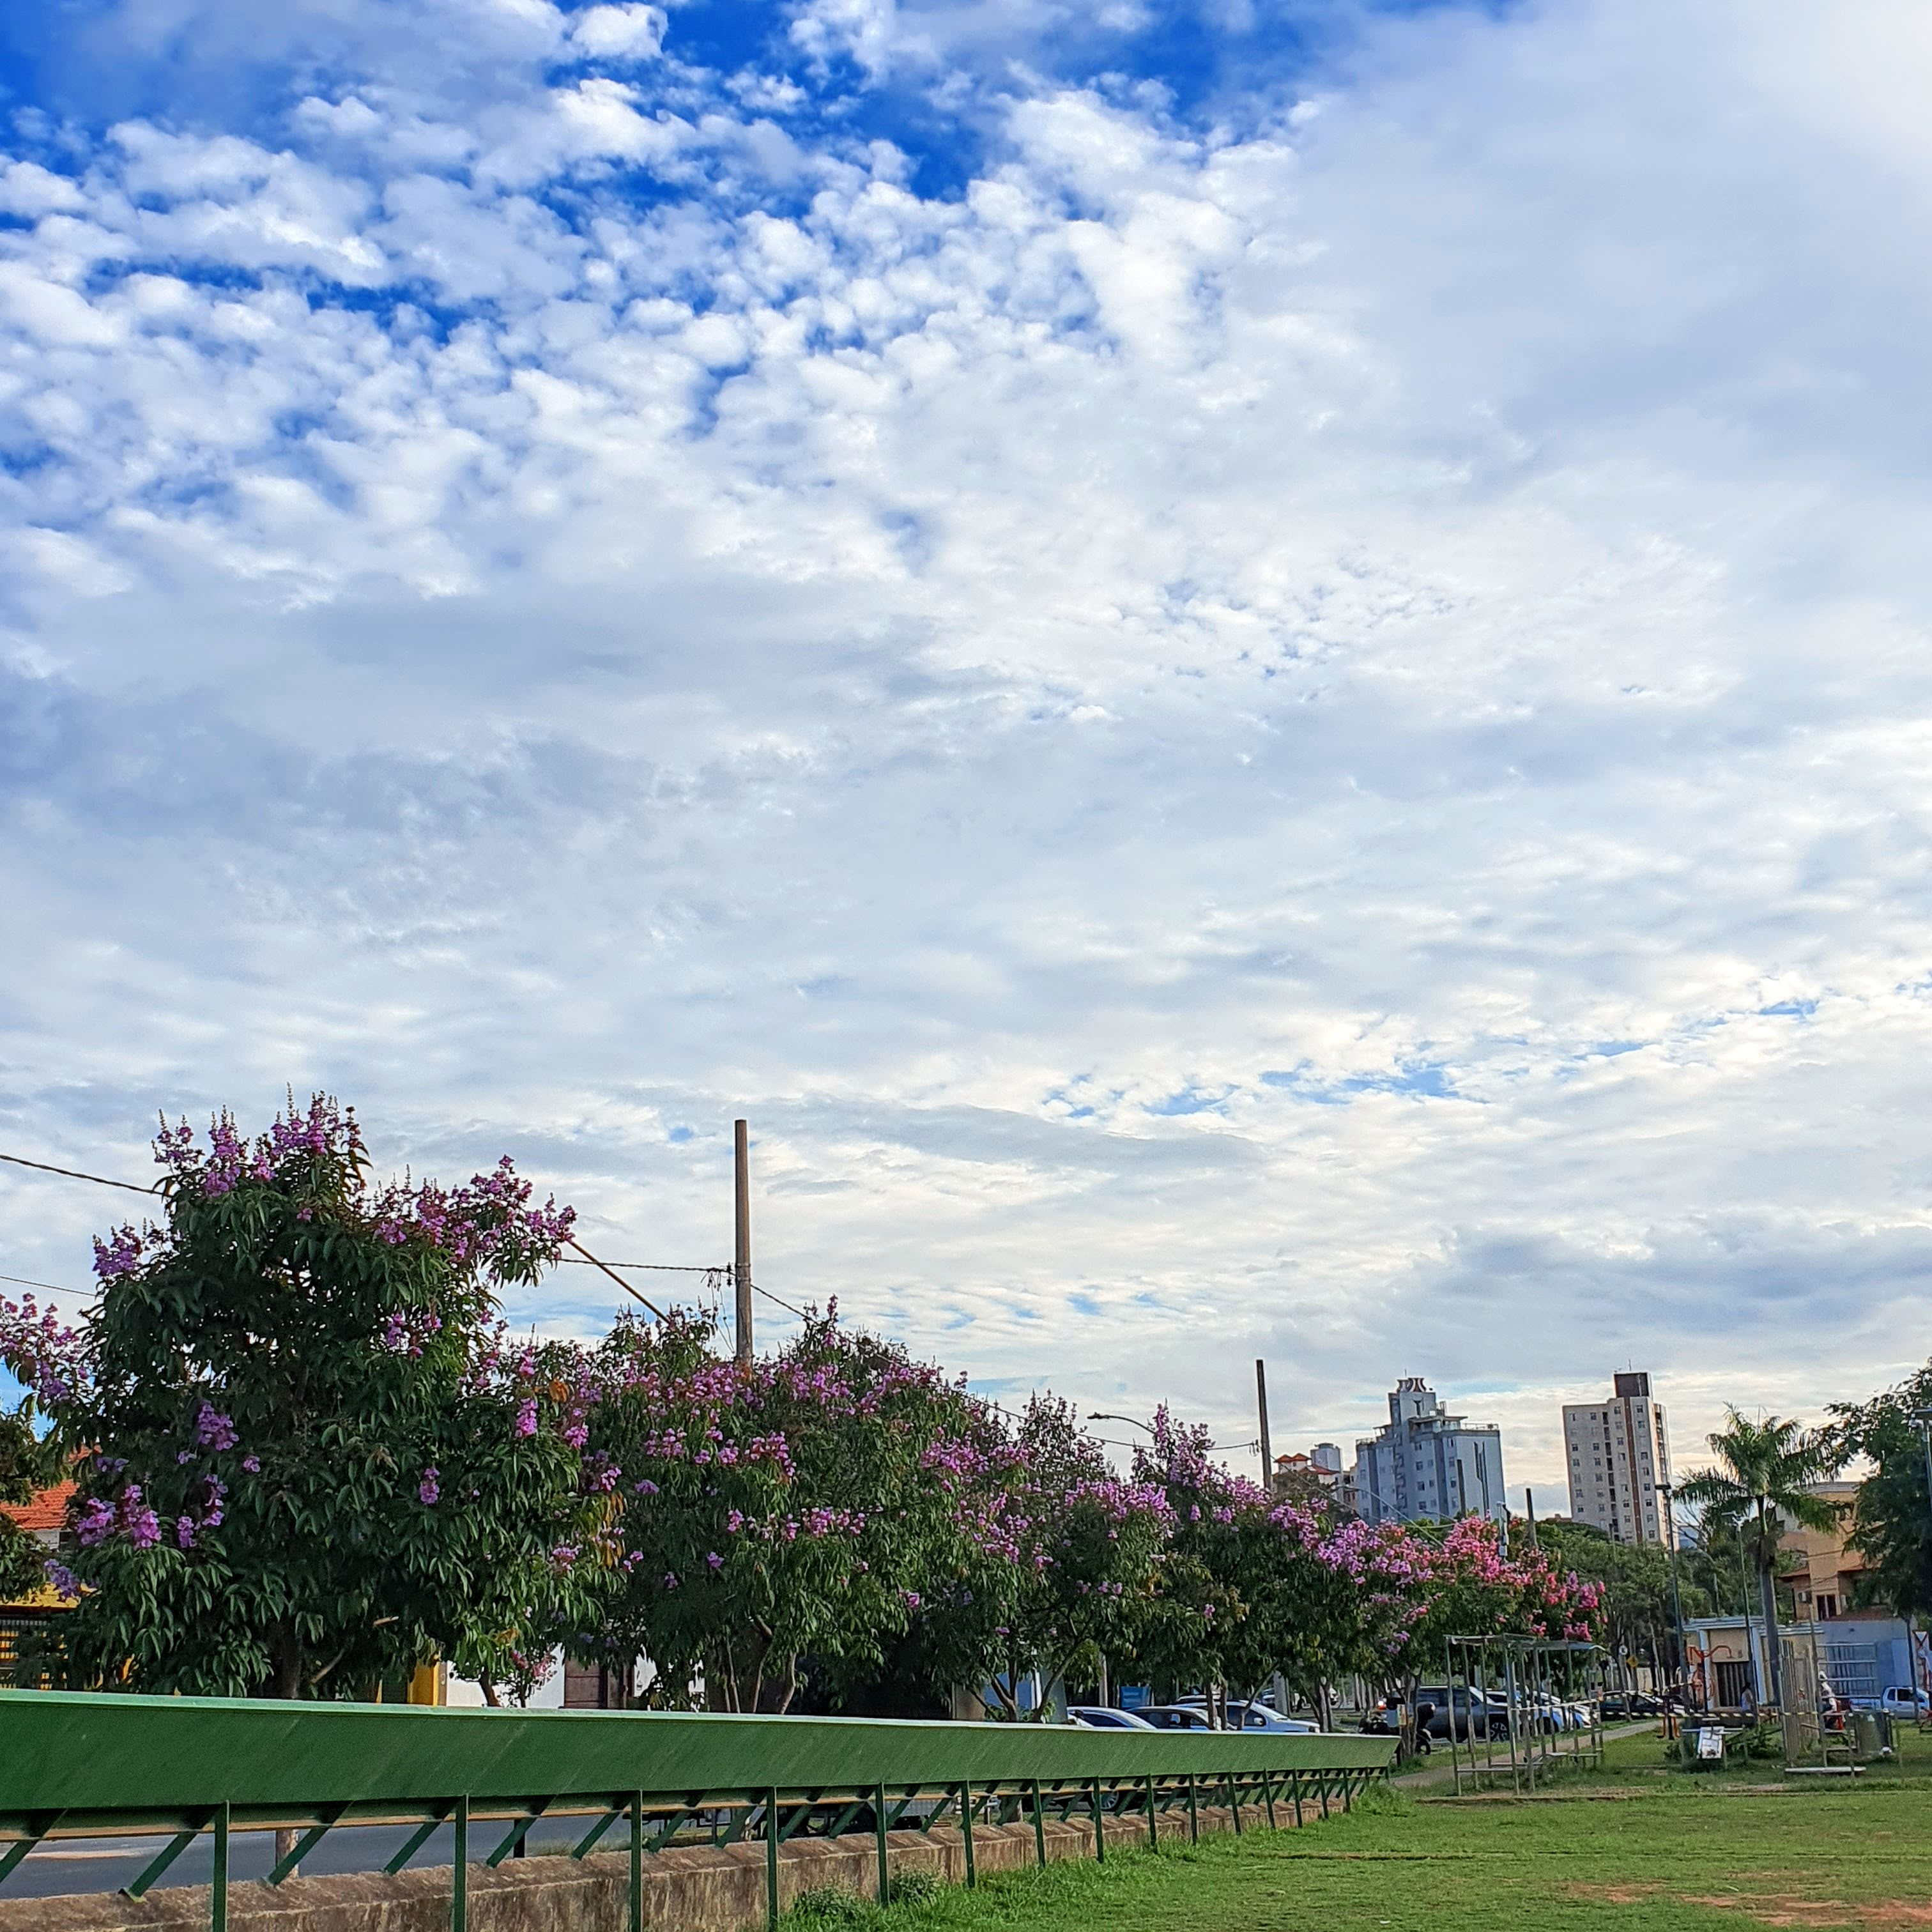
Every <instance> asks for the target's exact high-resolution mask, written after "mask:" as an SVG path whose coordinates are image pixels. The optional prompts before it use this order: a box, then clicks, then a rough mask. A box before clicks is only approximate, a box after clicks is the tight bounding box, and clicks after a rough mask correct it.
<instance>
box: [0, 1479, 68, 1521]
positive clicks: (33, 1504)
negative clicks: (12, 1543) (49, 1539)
mask: <svg viewBox="0 0 1932 1932" xmlns="http://www.w3.org/2000/svg"><path fill="white" fill-rule="evenodd" d="M73 1494H74V1485H73V1484H71V1483H56V1484H55V1485H54V1486H53V1487H52V1489H50V1490H41V1492H40V1494H39V1495H38V1496H35V1497H34V1498H33V1499H31V1501H30V1502H24V1503H0V1515H5V1516H7V1517H10V1518H11V1519H12V1520H13V1521H14V1522H15V1523H18V1524H19V1525H20V1527H21V1528H22V1529H24V1530H26V1531H27V1532H29V1533H30V1534H31V1532H34V1531H35V1530H42V1529H59V1528H60V1527H61V1526H62V1524H63V1523H65V1522H66V1521H67V1503H68V1497H70V1496H72V1495H73Z"/></svg>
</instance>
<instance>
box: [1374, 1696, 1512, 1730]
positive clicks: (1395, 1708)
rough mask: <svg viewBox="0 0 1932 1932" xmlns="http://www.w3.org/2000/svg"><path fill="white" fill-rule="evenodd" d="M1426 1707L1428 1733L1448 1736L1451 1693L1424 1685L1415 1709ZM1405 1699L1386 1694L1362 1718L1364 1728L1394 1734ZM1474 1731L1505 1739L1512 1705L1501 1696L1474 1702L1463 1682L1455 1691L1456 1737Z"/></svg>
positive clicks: (1416, 1699)
mask: <svg viewBox="0 0 1932 1932" xmlns="http://www.w3.org/2000/svg"><path fill="white" fill-rule="evenodd" d="M1425 1705H1426V1706H1427V1707H1428V1710H1429V1717H1428V1721H1427V1725H1426V1727H1425V1728H1426V1730H1427V1735H1428V1736H1430V1737H1432V1738H1446V1737H1448V1735H1449V1694H1448V1691H1445V1689H1444V1688H1442V1685H1439V1684H1436V1685H1429V1684H1424V1685H1421V1687H1420V1688H1418V1690H1417V1691H1416V1694H1415V1708H1416V1709H1417V1710H1418V1712H1420V1711H1421V1709H1423V1707H1424V1706H1425ZM1401 1712H1402V1701H1401V1700H1400V1698H1397V1697H1385V1698H1384V1699H1383V1700H1382V1702H1381V1703H1379V1704H1378V1705H1376V1707H1375V1709H1373V1710H1372V1711H1370V1712H1369V1713H1368V1714H1367V1715H1366V1716H1365V1717H1364V1718H1363V1720H1362V1729H1363V1730H1365V1731H1370V1732H1373V1733H1376V1734H1378V1735H1379V1736H1383V1737H1393V1736H1394V1735H1395V1733H1396V1732H1397V1729H1398V1727H1399V1726H1400V1721H1401ZM1472 1731H1473V1734H1474V1735H1475V1736H1477V1737H1479V1738H1487V1737H1498V1738H1505V1737H1508V1736H1509V1707H1508V1703H1507V1701H1506V1700H1503V1699H1502V1697H1500V1696H1493V1697H1482V1696H1478V1697H1476V1698H1475V1700H1474V1703H1473V1706H1472V1700H1471V1699H1470V1696H1469V1692H1468V1691H1466V1690H1464V1689H1463V1688H1462V1687H1461V1686H1460V1685H1458V1686H1457V1690H1456V1737H1457V1742H1459V1743H1460V1742H1461V1741H1462V1740H1463V1739H1466V1738H1467V1737H1469V1736H1471V1735H1472Z"/></svg>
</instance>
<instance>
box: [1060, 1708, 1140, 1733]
mask: <svg viewBox="0 0 1932 1932" xmlns="http://www.w3.org/2000/svg"><path fill="white" fill-rule="evenodd" d="M1067 1722H1068V1723H1069V1724H1079V1725H1080V1726H1081V1727H1082V1728H1083V1729H1085V1730H1090V1731H1151V1730H1157V1729H1159V1727H1158V1726H1157V1725H1154V1724H1149V1723H1148V1721H1147V1720H1146V1719H1145V1718H1143V1717H1142V1716H1141V1715H1139V1713H1138V1712H1133V1711H1116V1710H1115V1709H1113V1708H1112V1706H1109V1705H1106V1704H1070V1705H1069V1706H1067Z"/></svg>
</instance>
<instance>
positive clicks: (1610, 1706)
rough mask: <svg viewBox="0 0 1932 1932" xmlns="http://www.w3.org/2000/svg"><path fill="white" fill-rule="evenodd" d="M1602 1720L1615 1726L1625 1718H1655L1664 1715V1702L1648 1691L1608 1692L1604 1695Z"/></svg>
mask: <svg viewBox="0 0 1932 1932" xmlns="http://www.w3.org/2000/svg"><path fill="white" fill-rule="evenodd" d="M1603 1709H1604V1721H1605V1722H1606V1723H1607V1724H1616V1723H1618V1722H1619V1721H1621V1720H1622V1719H1624V1718H1656V1717H1661V1716H1662V1715H1663V1713H1664V1700H1662V1699H1661V1698H1659V1697H1652V1695H1651V1694H1650V1693H1649V1691H1606V1692H1605V1693H1604V1706H1603Z"/></svg>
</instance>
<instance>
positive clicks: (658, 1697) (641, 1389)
mask: <svg viewBox="0 0 1932 1932" xmlns="http://www.w3.org/2000/svg"><path fill="white" fill-rule="evenodd" d="M715 1339H716V1338H715V1332H714V1326H713V1324H712V1321H711V1319H710V1318H709V1317H708V1316H694V1315H682V1316H673V1318H672V1319H670V1320H669V1321H667V1322H661V1323H658V1324H657V1325H652V1326H648V1327H647V1326H646V1325H643V1324H641V1323H634V1322H620V1323H619V1325H618V1326H617V1327H616V1329H615V1330H614V1331H613V1333H612V1334H611V1335H610V1337H609V1338H608V1339H607V1340H606V1341H605V1343H604V1344H603V1345H602V1346H601V1347H600V1348H599V1349H597V1350H596V1351H595V1352H594V1353H593V1354H592V1355H589V1356H587V1357H586V1358H582V1359H581V1361H580V1363H579V1364H578V1365H577V1367H576V1369H575V1370H574V1372H571V1373H574V1375H575V1378H576V1379H575V1382H574V1385H573V1387H574V1390H575V1391H576V1392H577V1394H578V1396H579V1397H580V1399H581V1400H582V1401H583V1403H584V1406H585V1409H586V1415H588V1417H589V1422H590V1428H591V1435H590V1441H589V1448H588V1451H587V1457H588V1461H587V1463H586V1469H587V1472H588V1480H589V1481H590V1483H591V1484H592V1485H593V1486H595V1487H598V1490H600V1492H601V1494H602V1495H603V1496H604V1497H605V1498H606V1499H607V1503H606V1510H607V1516H606V1520H605V1526H604V1531H603V1533H602V1544H601V1558H600V1561H601V1563H602V1565H603V1566H604V1577H605V1583H606V1595H605V1599H604V1603H603V1604H602V1606H601V1612H600V1615H599V1617H598V1620H597V1621H596V1622H595V1625H592V1624H589V1623H586V1625H583V1627H582V1628H579V1629H577V1630H575V1631H566V1632H565V1633H564V1634H565V1637H566V1639H567V1640H568V1646H569V1647H570V1648H571V1649H573V1650H574V1651H575V1652H577V1654H578V1655H583V1656H586V1657H588V1658H596V1659H598V1660H599V1661H604V1662H606V1663H607V1664H610V1665H611V1666H612V1667H614V1668H615V1670H616V1674H617V1676H618V1677H619V1680H620V1681H622V1680H623V1679H627V1678H628V1676H629V1674H630V1672H631V1667H632V1664H633V1661H634V1659H636V1658H639V1657H642V1656H648V1657H649V1658H650V1659H651V1660H652V1662H653V1664H655V1667H656V1670H657V1673H658V1676H657V1679H656V1682H655V1685H654V1687H653V1691H652V1698H653V1701H657V1702H664V1703H678V1702H681V1701H684V1700H688V1698H689V1697H691V1695H692V1694H693V1692H692V1689H691V1687H692V1685H694V1682H695V1679H696V1678H697V1675H698V1673H700V1672H701V1673H703V1681H704V1691H705V1696H706V1701H707V1702H708V1703H709V1704H710V1706H712V1708H713V1709H721V1710H730V1711H784V1710H786V1709H789V1708H790V1706H791V1704H792V1703H793V1699H794V1698H795V1697H796V1694H797V1693H798V1691H799V1686H800V1682H801V1675H802V1671H803V1670H804V1669H805V1666H806V1665H807V1663H808V1662H809V1664H810V1665H811V1667H812V1669H813V1670H814V1673H815V1674H817V1676H819V1677H820V1679H823V1680H824V1681H825V1682H826V1683H827V1684H829V1685H833V1686H836V1685H838V1684H841V1683H843V1684H846V1685H850V1684H852V1683H855V1682H861V1681H863V1680H865V1679H866V1678H867V1677H868V1676H869V1675H871V1674H874V1673H877V1671H878V1670H880V1667H882V1665H883V1664H884V1662H885V1661H886V1655H887V1653H888V1652H889V1650H891V1649H893V1648H895V1646H898V1644H899V1643H901V1641H902V1640H903V1639H904V1636H905V1634H906V1632H907V1630H908V1628H909V1627H910V1625H911V1624H912V1623H913V1621H914V1619H916V1616H918V1614H919V1611H920V1610H921V1608H922V1605H923V1604H924V1603H925V1601H926V1597H927V1595H928V1593H929V1592H930V1591H931V1589H932V1588H933V1580H934V1579H935V1577H950V1575H951V1574H953V1572H954V1571H956V1569H957V1568H959V1566H960V1563H961V1561H962V1559H961V1556H960V1537H959V1529H958V1527H957V1523H956V1517H957V1505H956V1495H955V1492H956V1487H957V1478H956V1474H955V1471H956V1467H957V1466H958V1464H959V1461H960V1455H959V1450H958V1448H957V1446H956V1445H957V1442H958V1439H959V1436H961V1434H962V1432H963V1431H965V1430H969V1429H970V1428H971V1425H972V1421H973V1418H974V1414H975V1412H976V1406H975V1405H974V1403H971V1400H969V1399H968V1397H966V1395H965V1392H964V1391H963V1390H962V1389H961V1388H959V1386H958V1385H956V1384H952V1383H949V1382H947V1381H946V1380H945V1379H944V1377H943V1376H941V1373H939V1371H938V1370H936V1369H934V1368H932V1367H928V1366H926V1365H925V1364H919V1363H916V1362H914V1361H912V1360H910V1358H909V1357H907V1355H906V1354H905V1353H904V1351H903V1350H901V1349H898V1348H896V1347H895V1346H892V1345H891V1344H889V1343H886V1342H884V1341H882V1340H880V1339H879V1338H878V1337H875V1336H872V1335H869V1334H865V1332H863V1331H856V1330H849V1329H846V1328H842V1327H841V1326H840V1325H839V1324H838V1321H837V1319H836V1311H835V1310H833V1311H832V1312H830V1313H827V1314H826V1316H823V1317H816V1318H814V1319H812V1320H811V1321H809V1322H808V1323H807V1325H806V1326H805V1330H804V1332H803V1333H802V1334H800V1335H799V1336H798V1337H796V1338H795V1339H794V1340H792V1341H791V1342H790V1343H787V1346H785V1347H784V1349H782V1350H781V1351H780V1352H779V1353H778V1355H776V1356H775V1357H772V1358H768V1359H766V1360H763V1361H757V1362H754V1363H753V1364H750V1365H749V1366H748V1367H741V1366H740V1365H739V1364H738V1363H736V1361H733V1360H731V1359H730V1358H729V1357H727V1356H725V1355H722V1354H721V1353H720V1352H718V1351H717V1349H715V1346H714V1344H715ZM559 1373H565V1371H564V1370H562V1367H561V1365H559Z"/></svg>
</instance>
